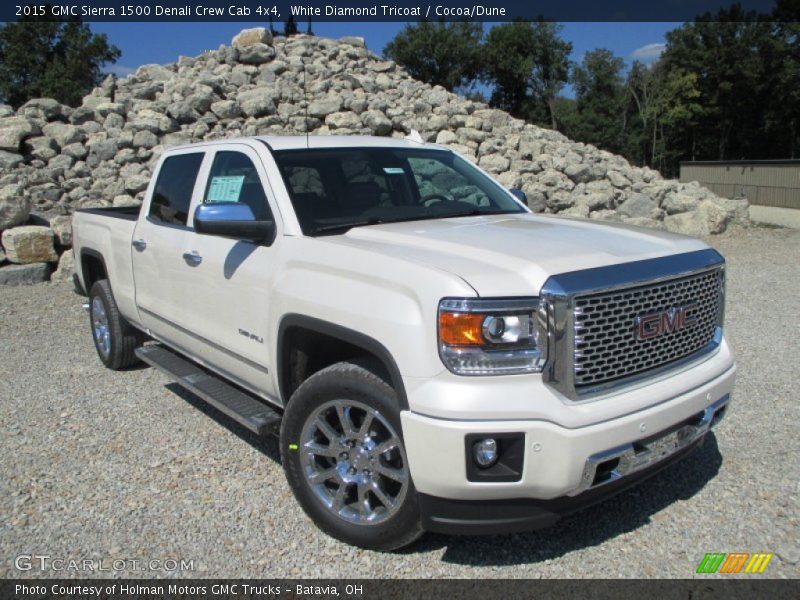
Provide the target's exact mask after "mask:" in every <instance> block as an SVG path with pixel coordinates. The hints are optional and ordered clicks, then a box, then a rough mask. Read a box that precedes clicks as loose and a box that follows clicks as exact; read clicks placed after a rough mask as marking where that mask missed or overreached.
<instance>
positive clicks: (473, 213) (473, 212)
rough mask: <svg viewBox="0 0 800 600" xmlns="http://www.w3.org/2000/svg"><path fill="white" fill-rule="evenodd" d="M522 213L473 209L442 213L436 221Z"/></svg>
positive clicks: (437, 216)
mask: <svg viewBox="0 0 800 600" xmlns="http://www.w3.org/2000/svg"><path fill="white" fill-rule="evenodd" d="M517 212H520V211H515V210H481V209H480V208H473V209H470V210H462V211H461V212H453V213H442V214H441V215H436V217H435V218H436V219H452V218H454V217H476V216H478V215H512V214H516V213H517Z"/></svg>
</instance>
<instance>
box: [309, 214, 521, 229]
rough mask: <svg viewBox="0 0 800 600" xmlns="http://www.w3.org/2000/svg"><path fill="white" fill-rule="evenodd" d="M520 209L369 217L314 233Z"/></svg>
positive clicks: (324, 227) (322, 226) (331, 226)
mask: <svg viewBox="0 0 800 600" xmlns="http://www.w3.org/2000/svg"><path fill="white" fill-rule="evenodd" d="M517 212H521V211H514V210H481V209H479V208H473V209H471V210H465V211H461V212H453V213H442V214H430V213H428V214H424V215H414V216H413V217H399V218H394V219H392V218H385V217H370V218H369V219H362V220H360V221H350V222H349V223H335V224H332V225H320V226H319V227H315V228H314V234H315V235H316V234H318V233H331V232H334V231H342V232H343V233H346V232H347V231H349V230H350V229H352V228H353V227H366V226H367V225H385V224H386V223H404V222H407V221H431V220H434V219H451V218H453V217H472V216H477V215H506V214H516V213H517Z"/></svg>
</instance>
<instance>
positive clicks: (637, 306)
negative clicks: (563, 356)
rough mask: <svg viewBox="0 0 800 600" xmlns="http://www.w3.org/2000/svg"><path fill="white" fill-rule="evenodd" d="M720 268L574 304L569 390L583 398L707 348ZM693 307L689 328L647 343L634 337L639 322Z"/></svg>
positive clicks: (717, 320)
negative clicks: (598, 388)
mask: <svg viewBox="0 0 800 600" xmlns="http://www.w3.org/2000/svg"><path fill="white" fill-rule="evenodd" d="M723 277H724V272H723V269H722V268H721V267H717V268H714V269H711V270H707V271H703V272H700V273H695V274H692V275H687V276H684V277H679V278H675V279H668V280H666V281H659V282H657V283H652V284H643V285H639V286H636V287H629V288H623V289H617V290H612V291H606V292H600V293H595V294H586V295H576V296H575V297H574V301H573V303H572V315H571V316H572V319H571V320H572V329H573V331H572V333H573V344H572V346H573V360H572V367H573V368H572V371H573V373H572V375H573V386H574V389H575V390H576V392H578V393H581V392H582V391H583V390H585V389H587V388H594V387H595V386H601V385H605V384H610V383H612V382H617V381H619V382H622V381H624V380H626V379H628V378H631V377H633V376H636V375H640V374H646V373H647V372H649V371H652V370H655V369H659V368H663V367H665V366H667V365H669V364H671V363H674V362H676V361H679V360H680V359H683V358H686V357H688V356H691V355H693V354H695V353H698V352H699V351H701V350H703V349H704V348H706V347H708V346H709V345H710V344H711V343H712V342H713V340H714V338H715V335H716V333H717V331H718V328H719V326H720V324H721V317H722V309H723ZM690 305H694V308H693V309H692V314H693V324H692V326H690V327H685V328H675V329H674V330H672V331H669V330H667V331H665V332H663V333H662V334H660V335H658V336H656V337H653V338H651V339H640V338H639V337H638V336H637V334H636V333H637V325H636V319H637V317H642V316H643V315H652V314H655V313H663V312H669V311H672V310H674V309H675V308H676V307H682V306H690Z"/></svg>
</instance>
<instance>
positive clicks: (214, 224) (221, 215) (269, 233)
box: [194, 202, 277, 245]
mask: <svg viewBox="0 0 800 600" xmlns="http://www.w3.org/2000/svg"><path fill="white" fill-rule="evenodd" d="M194 229H195V231H197V233H203V234H206V235H219V236H222V237H230V238H236V239H243V240H252V241H254V242H264V243H266V244H267V245H269V244H271V243H272V242H273V241H274V240H275V234H276V231H277V229H276V227H275V221H272V220H264V221H257V220H256V218H255V215H253V211H252V210H251V209H250V207H249V206H248V205H247V204H244V203H242V202H209V203H207V204H201V205H200V206H198V207H197V208H196V209H195V211H194Z"/></svg>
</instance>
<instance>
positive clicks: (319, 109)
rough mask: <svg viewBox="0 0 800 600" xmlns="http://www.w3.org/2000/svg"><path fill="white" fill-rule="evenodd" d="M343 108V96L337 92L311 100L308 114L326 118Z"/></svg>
mask: <svg viewBox="0 0 800 600" xmlns="http://www.w3.org/2000/svg"><path fill="white" fill-rule="evenodd" d="M341 108H342V97H341V96H339V95H336V94H331V95H329V96H325V97H323V98H320V99H318V100H314V101H313V102H311V104H309V105H308V116H309V117H315V118H317V119H324V118H325V117H327V116H328V115H330V114H333V113H335V112H339V110H341ZM381 114H383V113H381ZM390 124H391V122H390Z"/></svg>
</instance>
